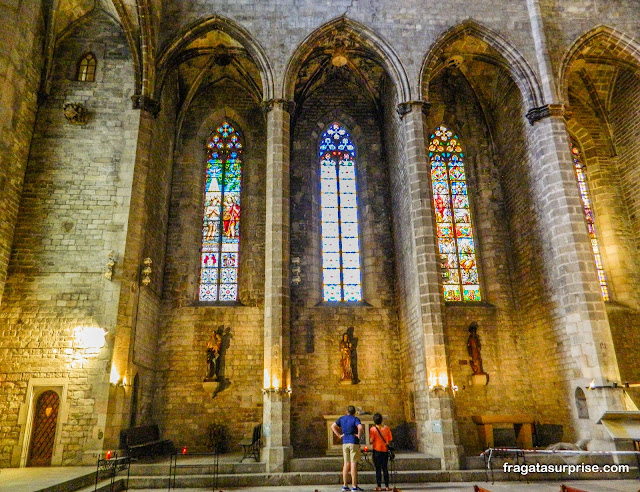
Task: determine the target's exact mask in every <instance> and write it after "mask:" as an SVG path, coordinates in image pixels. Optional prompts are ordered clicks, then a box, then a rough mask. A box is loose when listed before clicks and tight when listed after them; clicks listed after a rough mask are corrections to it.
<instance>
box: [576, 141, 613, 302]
mask: <svg viewBox="0 0 640 492" xmlns="http://www.w3.org/2000/svg"><path fill="white" fill-rule="evenodd" d="M571 155H572V156H573V166H574V168H575V170H576V178H577V180H578V188H579V189H580V197H581V198H582V209H583V210H584V218H585V221H586V222H587V230H588V232H589V238H590V239H591V249H592V250H593V258H594V260H595V262H596V271H597V273H598V280H599V282H600V292H601V293H602V298H603V299H604V300H605V301H608V300H609V289H608V288H607V277H606V276H605V274H604V268H603V267H602V257H601V256H600V246H599V245H598V235H597V234H596V223H595V220H594V217H593V208H591V199H590V198H589V187H588V186H587V176H586V172H585V167H584V165H583V164H582V161H581V160H580V150H578V147H577V146H576V145H575V144H573V143H572V144H571Z"/></svg>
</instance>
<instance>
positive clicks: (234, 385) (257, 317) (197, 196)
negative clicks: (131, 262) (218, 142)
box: [154, 80, 266, 450]
mask: <svg viewBox="0 0 640 492" xmlns="http://www.w3.org/2000/svg"><path fill="white" fill-rule="evenodd" d="M224 120H229V121H230V122H231V123H232V124H234V125H235V127H237V128H238V130H239V131H240V132H241V134H242V138H243V139H244V152H243V163H244V164H243V168H242V172H243V175H242V194H241V207H242V212H241V220H240V224H241V225H240V238H241V239H240V269H239V279H240V284H239V302H238V303H237V304H236V305H234V306H213V305H207V304H206V303H200V302H199V301H198V282H199V278H200V263H199V261H200V253H199V252H200V247H201V234H202V217H203V206H204V205H203V204H204V194H203V191H204V177H205V162H206V151H205V144H206V141H207V139H208V138H209V136H210V135H211V133H212V132H213V131H215V129H216V128H217V127H218V125H220V123H222V122H223V121H224ZM265 145H266V135H265V120H264V115H263V113H262V109H261V106H260V104H259V102H258V101H257V100H256V98H254V97H253V96H252V95H251V94H249V93H247V91H246V90H245V89H244V88H243V87H242V86H240V85H237V84H235V83H233V82H230V81H228V80H227V81H226V82H225V83H223V84H218V85H210V86H208V87H205V88H203V89H202V90H201V92H200V93H199V94H198V95H197V96H196V97H195V98H194V100H193V101H192V103H191V105H190V106H189V110H188V111H187V113H186V114H185V117H184V124H183V126H182V128H181V130H180V134H179V137H178V143H177V145H176V149H175V164H174V168H173V177H172V190H171V201H170V208H169V222H168V236H167V255H166V266H165V271H164V272H165V273H164V287H163V301H162V317H161V321H160V337H159V344H158V356H157V360H158V368H159V369H160V371H161V375H160V383H159V387H158V392H157V394H156V399H155V401H154V409H155V410H154V415H155V417H156V419H157V420H158V423H160V424H161V425H162V427H163V428H164V432H165V435H166V436H167V437H168V438H170V439H173V440H174V442H175V443H176V445H181V446H182V445H187V446H200V447H202V446H203V445H204V439H205V432H206V428H207V425H208V424H210V423H212V422H214V421H218V422H220V423H224V424H226V425H227V426H228V427H229V430H230V433H231V440H232V443H237V442H238V441H239V440H241V439H243V438H245V437H247V435H250V433H251V430H252V428H253V426H254V425H256V424H258V423H260V422H261V420H262V394H261V391H260V390H261V388H262V382H263V341H262V339H263V326H264V325H263V308H262V304H263V301H264V227H265V208H264V207H265V205H264V203H265V200H264V193H265ZM219 329H222V330H223V332H224V335H223V340H224V347H225V348H224V350H223V357H222V359H221V376H222V377H223V383H222V384H221V386H220V389H219V391H218V393H217V394H216V395H215V396H214V397H213V399H212V394H211V393H210V392H206V391H205V390H204V389H203V387H202V380H203V378H204V377H205V375H206V347H207V342H208V341H209V339H210V337H211V334H212V332H213V331H215V330H219ZM236 450H237V448H236Z"/></svg>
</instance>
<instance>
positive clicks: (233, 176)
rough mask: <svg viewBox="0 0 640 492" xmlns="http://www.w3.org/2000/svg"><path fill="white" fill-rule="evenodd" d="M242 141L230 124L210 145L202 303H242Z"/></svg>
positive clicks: (203, 239)
mask: <svg viewBox="0 0 640 492" xmlns="http://www.w3.org/2000/svg"><path fill="white" fill-rule="evenodd" d="M242 150H243V147H242V141H241V138H240V133H239V132H238V131H237V130H236V129H235V128H234V127H233V126H232V125H231V124H229V123H228V122H224V123H222V124H221V125H220V126H219V127H218V128H217V129H216V130H215V131H214V132H213V134H212V135H211V137H210V138H209V140H208V142H207V165H206V171H205V173H206V179H205V190H204V214H203V220H202V250H201V259H200V267H201V270H200V293H199V299H200V300H201V301H207V302H216V301H236V300H237V299H238V259H239V256H238V255H239V251H240V188H241V186H242V159H241V156H242Z"/></svg>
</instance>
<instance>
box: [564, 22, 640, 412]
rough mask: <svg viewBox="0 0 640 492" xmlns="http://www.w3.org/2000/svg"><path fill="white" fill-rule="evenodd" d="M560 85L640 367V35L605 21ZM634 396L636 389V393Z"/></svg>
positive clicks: (577, 49) (611, 305) (616, 316)
mask: <svg viewBox="0 0 640 492" xmlns="http://www.w3.org/2000/svg"><path fill="white" fill-rule="evenodd" d="M558 77H559V80H558V82H559V83H558V90H559V92H560V96H561V98H562V99H563V102H564V104H565V107H566V109H567V111H566V118H567V128H568V130H569V133H570V134H571V136H572V137H573V138H575V140H576V141H577V143H578V144H579V145H580V146H581V147H582V150H583V156H584V161H583V163H584V164H585V165H586V168H587V170H586V178H587V182H588V188H589V191H590V195H591V199H592V203H593V208H594V210H595V218H596V224H597V227H598V237H599V246H600V251H601V254H602V258H603V263H604V269H605V271H606V273H607V281H608V284H609V287H610V292H611V296H610V297H611V299H610V300H611V302H608V303H607V304H606V309H607V316H608V321H609V327H610V329H611V336H612V339H613V344H614V346H615V349H616V359H617V363H618V368H619V371H620V375H621V377H622V379H623V381H624V380H629V381H631V380H636V379H637V378H638V376H639V375H640V369H639V368H638V364H637V361H636V357H634V355H633V353H632V352H633V351H632V350H630V349H629V347H634V346H637V344H638V343H640V336H639V335H638V333H640V331H639V330H638V327H640V295H639V294H638V286H639V285H640V261H638V258H637V250H638V247H639V244H640V241H639V240H638V235H637V232H636V231H637V230H638V228H639V227H640V195H639V194H638V188H637V183H638V182H640V148H639V147H638V145H637V141H638V139H637V132H636V130H635V129H637V127H638V124H640V95H639V94H638V91H637V88H638V87H639V86H640V43H639V42H638V39H637V38H635V39H634V38H632V37H631V36H629V35H627V34H625V33H623V32H620V31H618V30H616V29H613V28H611V27H609V26H605V25H599V26H596V27H594V28H593V29H591V30H589V31H587V32H585V33H584V34H582V35H581V36H579V37H577V39H576V40H575V42H574V43H573V44H572V45H571V47H570V48H569V49H568V50H567V52H566V54H565V55H564V57H563V58H562V63H561V65H560V67H559V72H558ZM634 398H635V400H636V403H637V401H638V399H637V396H634Z"/></svg>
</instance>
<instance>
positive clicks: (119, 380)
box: [109, 364, 129, 388]
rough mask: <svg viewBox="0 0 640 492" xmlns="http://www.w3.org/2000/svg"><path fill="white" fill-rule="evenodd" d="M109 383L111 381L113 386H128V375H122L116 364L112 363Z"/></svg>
mask: <svg viewBox="0 0 640 492" xmlns="http://www.w3.org/2000/svg"><path fill="white" fill-rule="evenodd" d="M109 383H111V385H112V386H115V387H117V388H124V387H126V386H129V385H128V384H127V377H126V376H123V377H120V373H119V372H118V369H117V368H116V365H115V364H111V374H110V376H109Z"/></svg>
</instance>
